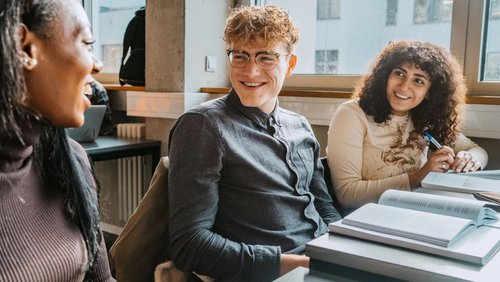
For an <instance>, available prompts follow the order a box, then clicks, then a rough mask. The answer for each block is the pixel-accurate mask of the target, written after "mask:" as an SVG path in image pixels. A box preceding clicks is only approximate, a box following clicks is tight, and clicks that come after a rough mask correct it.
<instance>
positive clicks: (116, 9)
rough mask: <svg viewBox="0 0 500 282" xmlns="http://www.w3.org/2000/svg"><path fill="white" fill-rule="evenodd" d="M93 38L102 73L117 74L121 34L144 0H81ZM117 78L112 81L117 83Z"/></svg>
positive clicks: (121, 42) (120, 52) (120, 55)
mask: <svg viewBox="0 0 500 282" xmlns="http://www.w3.org/2000/svg"><path fill="white" fill-rule="evenodd" d="M83 4H84V7H85V10H86V11H87V13H88V15H89V18H90V21H91V23H92V28H93V32H94V38H95V40H96V42H95V44H94V55H95V56H96V58H98V59H99V60H101V61H102V62H103V65H104V68H103V70H102V73H114V74H117V73H118V72H119V70H120V64H121V58H122V49H123V48H122V44H123V35H124V34H125V29H126V28H127V25H128V23H129V22H130V20H131V19H132V18H133V17H134V14H135V11H136V10H138V9H139V8H140V7H142V6H145V4H146V1H145V0H83ZM117 82H118V80H117V79H116V81H114V82H113V83H117Z"/></svg>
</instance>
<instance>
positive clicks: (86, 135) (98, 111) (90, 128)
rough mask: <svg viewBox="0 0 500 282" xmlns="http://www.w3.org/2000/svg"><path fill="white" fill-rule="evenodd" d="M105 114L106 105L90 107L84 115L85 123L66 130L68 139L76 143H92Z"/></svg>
mask: <svg viewBox="0 0 500 282" xmlns="http://www.w3.org/2000/svg"><path fill="white" fill-rule="evenodd" d="M105 112H106V105H92V106H90V108H88V109H87V110H86V111H85V113H84V116H85V122H84V123H83V125H82V126H81V127H78V128H68V129H67V130H68V135H69V137H71V138H73V139H74V140H76V141H78V142H93V141H94V140H95V139H97V136H99V129H100V128H101V123H102V120H103V118H104V113H105Z"/></svg>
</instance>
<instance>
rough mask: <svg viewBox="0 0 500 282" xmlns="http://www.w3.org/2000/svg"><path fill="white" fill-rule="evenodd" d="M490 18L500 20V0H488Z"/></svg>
mask: <svg viewBox="0 0 500 282" xmlns="http://www.w3.org/2000/svg"><path fill="white" fill-rule="evenodd" d="M489 19H490V20H500V0H491V1H490V16H489Z"/></svg>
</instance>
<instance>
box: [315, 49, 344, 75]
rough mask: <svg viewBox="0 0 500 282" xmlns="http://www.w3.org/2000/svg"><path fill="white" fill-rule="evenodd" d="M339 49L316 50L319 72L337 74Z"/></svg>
mask: <svg viewBox="0 0 500 282" xmlns="http://www.w3.org/2000/svg"><path fill="white" fill-rule="evenodd" d="M338 57H339V51H338V50H316V56H315V69H316V73H318V74H337V64H338Z"/></svg>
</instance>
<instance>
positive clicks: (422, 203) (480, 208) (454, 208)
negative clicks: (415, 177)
mask: <svg viewBox="0 0 500 282" xmlns="http://www.w3.org/2000/svg"><path fill="white" fill-rule="evenodd" d="M378 203H379V204H381V205H387V206H393V207H399V208H405V209H412V210H418V211H425V212H430V213H436V214H442V215H449V216H454V217H461V218H466V219H471V220H473V221H474V224H476V225H481V224H483V223H484V220H483V217H486V219H493V220H496V218H497V217H496V216H495V214H496V213H495V212H493V217H492V215H491V213H486V214H485V213H484V209H485V208H484V202H480V201H476V200H469V199H463V198H455V197H447V196H439V195H432V194H424V193H414V192H407V191H399V190H387V191H385V192H384V193H383V194H382V196H381V197H380V199H379V201H378Z"/></svg>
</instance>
